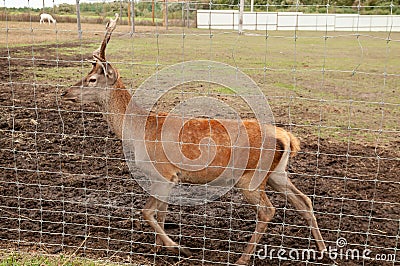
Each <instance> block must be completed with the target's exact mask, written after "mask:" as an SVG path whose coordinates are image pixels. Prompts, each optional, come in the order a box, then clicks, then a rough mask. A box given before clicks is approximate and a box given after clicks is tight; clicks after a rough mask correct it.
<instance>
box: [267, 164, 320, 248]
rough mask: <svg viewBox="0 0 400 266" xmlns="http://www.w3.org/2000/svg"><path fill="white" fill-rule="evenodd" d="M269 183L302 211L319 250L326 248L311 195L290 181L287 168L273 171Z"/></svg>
mask: <svg viewBox="0 0 400 266" xmlns="http://www.w3.org/2000/svg"><path fill="white" fill-rule="evenodd" d="M268 185H270V186H271V187H272V188H273V189H274V190H275V191H277V192H280V193H284V194H283V195H284V196H285V197H286V198H287V200H288V201H289V202H290V204H291V205H292V206H293V207H294V208H295V209H296V210H298V211H299V212H300V215H301V216H302V217H303V218H304V219H305V220H306V222H307V224H308V226H309V227H310V228H311V233H312V235H313V237H314V239H315V241H316V245H317V248H318V250H319V251H323V250H325V249H326V246H325V243H324V240H323V238H322V235H321V232H320V231H319V227H318V224H317V219H316V218H315V216H314V213H313V207H312V202H311V200H310V198H309V197H307V196H306V195H304V194H303V193H302V192H301V191H300V190H298V189H297V188H296V187H295V185H293V183H292V182H291V181H290V179H289V178H288V176H287V172H286V171H285V169H279V166H278V167H277V169H276V171H274V172H273V173H271V175H270V176H269V178H268Z"/></svg>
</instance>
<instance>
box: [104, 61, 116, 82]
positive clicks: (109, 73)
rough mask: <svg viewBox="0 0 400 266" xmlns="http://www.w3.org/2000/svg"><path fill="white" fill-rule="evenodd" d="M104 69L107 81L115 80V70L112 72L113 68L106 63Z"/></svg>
mask: <svg viewBox="0 0 400 266" xmlns="http://www.w3.org/2000/svg"><path fill="white" fill-rule="evenodd" d="M105 69H106V72H105V74H106V77H107V78H109V79H114V78H115V70H114V68H112V67H111V65H110V64H108V63H106V68H105Z"/></svg>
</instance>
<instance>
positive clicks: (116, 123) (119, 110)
mask: <svg viewBox="0 0 400 266" xmlns="http://www.w3.org/2000/svg"><path fill="white" fill-rule="evenodd" d="M131 97H132V96H131V94H130V93H129V92H128V90H127V89H126V88H125V85H124V84H123V83H122V81H121V80H120V79H118V80H117V81H116V83H115V84H114V87H113V89H112V90H111V91H110V94H109V97H108V98H107V99H106V101H105V102H104V103H103V104H101V105H102V106H103V108H104V111H105V116H106V119H107V122H108V124H109V126H110V128H111V130H112V131H113V132H114V133H115V134H116V135H117V137H118V138H119V139H122V130H123V124H124V117H125V112H126V109H127V106H128V104H129V103H130V101H131ZM132 107H133V111H134V112H137V113H142V112H144V109H143V108H142V107H140V106H139V105H137V104H136V103H130V108H132Z"/></svg>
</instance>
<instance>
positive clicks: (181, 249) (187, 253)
mask: <svg viewBox="0 0 400 266" xmlns="http://www.w3.org/2000/svg"><path fill="white" fill-rule="evenodd" d="M179 252H180V254H182V255H184V256H185V257H191V256H192V252H191V251H190V250H189V249H188V248H185V247H179Z"/></svg>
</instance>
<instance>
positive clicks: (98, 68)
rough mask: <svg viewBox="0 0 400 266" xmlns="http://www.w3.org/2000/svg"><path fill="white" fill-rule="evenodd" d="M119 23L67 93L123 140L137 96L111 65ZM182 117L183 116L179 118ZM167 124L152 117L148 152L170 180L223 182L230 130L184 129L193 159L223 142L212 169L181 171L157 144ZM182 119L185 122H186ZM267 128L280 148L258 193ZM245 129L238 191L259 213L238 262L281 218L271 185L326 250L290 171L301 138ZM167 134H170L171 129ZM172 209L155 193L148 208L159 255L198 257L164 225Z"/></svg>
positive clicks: (185, 149) (247, 123)
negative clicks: (94, 110) (208, 142)
mask: <svg viewBox="0 0 400 266" xmlns="http://www.w3.org/2000/svg"><path fill="white" fill-rule="evenodd" d="M117 20H118V17H116V19H111V20H110V21H109V22H108V24H107V26H106V32H105V35H104V38H103V40H102V42H101V44H100V47H99V48H98V49H97V50H95V51H94V52H93V61H92V69H91V70H90V72H89V73H88V74H87V75H86V76H85V77H83V78H82V79H81V80H80V81H78V82H77V83H76V84H74V85H72V86H71V87H69V88H68V89H67V90H66V91H65V92H63V94H62V97H63V99H64V100H65V101H68V102H80V103H91V104H93V103H94V104H96V105H98V107H99V108H100V110H101V112H102V113H103V114H104V116H105V120H107V122H108V124H109V128H110V129H111V130H112V131H113V132H114V133H115V135H116V136H117V137H118V138H119V139H122V137H123V130H124V128H123V127H124V122H123V120H124V118H125V116H126V111H127V108H128V105H129V104H130V101H131V99H132V95H131V93H130V92H129V91H128V89H127V88H126V86H125V85H124V83H123V81H122V78H121V76H120V73H119V71H118V69H117V68H115V67H113V66H112V65H111V64H110V62H108V61H107V59H106V53H105V51H106V47H107V44H108V42H109V40H110V38H111V34H112V32H113V31H114V29H115V27H116V21H117ZM131 106H133V107H132V108H131V109H132V112H133V113H136V114H137V115H142V114H144V113H146V111H145V110H144V108H143V107H141V106H140V103H138V102H133V105H131ZM172 119H174V118H172ZM176 119H180V118H179V117H177V118H176ZM165 120H166V114H165V113H162V112H155V111H154V112H152V113H150V115H148V116H147V118H146V121H145V122H146V136H145V141H146V145H147V146H146V148H147V149H148V150H149V151H150V150H151V151H153V152H148V154H149V155H150V159H151V161H152V162H154V164H155V167H156V168H157V170H158V171H159V172H160V173H161V174H162V176H163V177H164V178H165V180H167V181H168V182H170V183H172V184H173V185H175V184H178V183H179V182H187V183H191V184H205V183H207V182H209V181H211V180H214V179H215V178H217V177H218V176H219V175H220V173H221V171H222V170H221V168H223V166H226V165H227V164H228V161H229V154H230V153H229V152H230V151H231V149H232V147H231V146H229V145H230V144H228V142H227V139H228V136H226V131H224V130H223V129H222V127H221V125H220V124H218V121H216V120H213V119H211V120H210V119H209V118H204V117H196V118H193V119H192V120H191V121H189V122H187V123H186V124H185V125H184V127H187V129H191V130H182V131H181V133H180V134H181V136H180V139H181V141H182V142H183V143H184V144H185V145H181V149H182V151H181V152H182V153H185V155H186V156H187V157H190V158H191V159H195V158H196V157H198V156H199V154H200V153H201V149H200V148H199V142H200V141H201V139H203V138H215V142H216V143H217V144H219V145H217V147H216V149H215V157H214V159H213V161H212V162H211V164H210V165H208V166H206V167H205V169H201V170H196V171H188V170H185V169H182V168H180V167H179V165H176V164H173V163H171V162H170V161H169V159H168V158H167V156H166V155H165V153H164V152H163V146H162V143H160V142H159V141H155V140H157V139H158V138H159V137H160V135H161V132H160V130H161V128H162V124H163V123H164V122H165ZM179 121H180V122H179V123H181V120H179ZM227 123H228V124H230V125H233V126H234V127H235V125H236V124H237V123H238V121H236V120H229V121H227ZM262 127H265V128H267V129H268V130H266V131H267V132H270V133H268V134H269V137H270V138H273V139H274V140H275V143H276V145H275V147H274V150H273V151H272V152H271V153H269V154H270V161H271V164H270V168H269V170H268V171H267V174H265V176H263V178H262V179H261V182H259V184H258V186H257V187H256V188H255V189H253V188H251V179H252V176H253V174H254V171H255V170H254V169H255V168H256V165H257V163H258V160H259V158H260V153H261V151H260V150H261V148H262V143H261V133H262ZM241 128H242V129H245V130H246V131H247V135H248V140H249V156H248V160H247V164H246V165H245V169H244V171H243V174H242V175H241V176H240V177H239V178H238V180H237V182H236V184H235V187H236V188H237V190H238V191H240V192H241V194H242V195H243V199H244V200H245V201H247V202H248V203H249V204H251V206H253V208H254V210H255V211H256V224H255V230H254V232H253V234H252V235H251V237H250V240H249V241H248V243H247V245H246V247H245V249H244V251H243V253H242V255H241V256H240V257H239V258H238V259H237V261H236V264H238V265H247V264H248V263H249V261H250V259H251V257H252V256H254V253H255V251H256V248H257V245H258V243H259V242H260V240H261V238H262V236H263V235H264V234H265V232H266V229H267V225H268V223H269V222H270V221H271V220H272V218H273V216H274V214H275V207H274V206H273V205H272V203H271V201H270V200H269V198H268V197H267V195H266V187H267V185H268V186H269V187H271V188H272V189H273V190H275V191H277V192H279V194H281V195H284V196H285V197H286V198H287V201H288V202H289V203H290V204H291V205H292V206H293V207H294V208H295V209H296V210H297V211H298V212H299V213H300V215H301V216H302V217H303V218H304V220H305V221H306V223H307V225H308V226H309V227H310V230H311V233H312V235H313V237H314V240H315V243H316V246H317V248H318V250H319V252H324V251H325V250H326V246H325V243H324V240H323V238H322V235H321V232H320V230H319V227H318V224H317V220H316V217H315V216H314V213H313V206H312V201H311V199H310V198H309V197H308V196H306V195H305V194H303V193H302V192H301V191H300V190H299V189H298V188H297V187H296V186H295V185H294V184H293V183H292V181H291V180H290V178H289V176H288V172H287V170H286V168H287V165H288V160H289V157H294V156H295V155H296V154H297V153H298V152H299V150H300V141H299V139H298V138H297V137H295V136H294V135H293V134H292V133H291V132H289V131H286V130H285V129H283V128H281V127H277V126H275V125H260V124H259V123H258V122H257V121H256V119H250V118H249V119H244V121H243V124H242V126H241ZM271 129H272V130H271ZM164 130H168V128H165V129H164ZM154 151H156V152H154ZM135 156H136V155H135ZM212 166H222V167H212ZM156 186H157V184H156ZM167 189H168V188H167ZM167 209H168V202H167V201H165V200H162V199H160V198H158V197H157V196H154V195H150V196H149V197H148V199H147V201H146V203H145V205H144V207H143V210H142V215H143V219H144V221H146V222H147V223H148V224H149V225H150V227H151V228H152V229H153V230H154V231H155V232H156V237H155V245H154V249H155V252H158V251H160V250H161V248H162V247H165V248H167V249H168V250H170V251H172V252H174V253H176V254H179V255H182V256H187V257H190V256H192V251H191V250H190V249H189V248H187V247H184V246H183V245H179V244H177V243H176V242H175V241H173V240H172V239H171V238H170V237H169V236H168V235H167V233H166V232H165V230H164V222H165V218H166V215H167V212H168V210H167Z"/></svg>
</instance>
